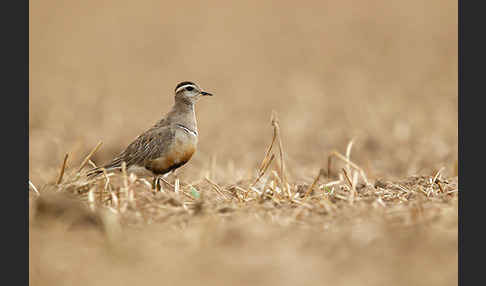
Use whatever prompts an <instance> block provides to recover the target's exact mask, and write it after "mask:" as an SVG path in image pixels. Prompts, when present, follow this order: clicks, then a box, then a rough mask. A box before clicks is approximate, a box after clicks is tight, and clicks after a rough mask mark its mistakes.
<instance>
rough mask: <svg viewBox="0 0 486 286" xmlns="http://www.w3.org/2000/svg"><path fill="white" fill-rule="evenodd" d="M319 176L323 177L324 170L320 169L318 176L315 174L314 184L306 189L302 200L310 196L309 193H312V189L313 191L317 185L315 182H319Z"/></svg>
mask: <svg viewBox="0 0 486 286" xmlns="http://www.w3.org/2000/svg"><path fill="white" fill-rule="evenodd" d="M321 176H324V169H320V170H319V174H317V176H316V178H315V179H314V182H312V184H311V185H310V186H309V188H307V191H306V192H305V194H304V198H306V197H307V196H308V195H309V194H310V192H311V191H312V189H314V187H315V186H316V184H317V181H319V178H320V177H321Z"/></svg>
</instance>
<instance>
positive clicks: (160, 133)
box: [88, 121, 174, 176]
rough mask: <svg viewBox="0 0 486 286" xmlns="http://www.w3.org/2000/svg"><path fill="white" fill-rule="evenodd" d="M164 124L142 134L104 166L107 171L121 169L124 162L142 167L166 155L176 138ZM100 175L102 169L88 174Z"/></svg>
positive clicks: (96, 169) (159, 124) (172, 131)
mask: <svg viewBox="0 0 486 286" xmlns="http://www.w3.org/2000/svg"><path fill="white" fill-rule="evenodd" d="M163 123H165V122H163V121H161V122H159V123H158V124H156V125H155V126H153V127H152V128H150V129H149V130H147V131H145V132H144V133H142V134H141V135H140V136H138V137H137V138H136V139H135V140H134V141H133V142H132V143H130V145H128V147H127V148H126V149H125V150H124V151H123V152H122V153H120V155H118V156H117V157H115V158H114V159H113V160H112V161H111V162H110V163H108V164H106V165H105V166H103V168H105V169H107V170H110V169H117V168H121V164H122V162H123V161H125V163H126V164H127V167H129V166H131V165H134V164H139V165H142V164H143V163H144V162H147V161H150V160H153V159H157V158H159V157H161V156H162V155H164V154H165V153H166V152H167V151H168V149H169V147H170V144H171V142H172V139H173V138H174V130H173V129H172V128H171V127H170V126H169V125H167V124H163ZM100 173H102V171H101V168H95V169H93V170H90V171H89V172H88V176H92V175H97V174H100Z"/></svg>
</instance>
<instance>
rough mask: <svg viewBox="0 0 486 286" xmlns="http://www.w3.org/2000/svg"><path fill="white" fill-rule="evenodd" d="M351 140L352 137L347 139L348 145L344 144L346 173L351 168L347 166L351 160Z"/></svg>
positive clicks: (349, 171)
mask: <svg viewBox="0 0 486 286" xmlns="http://www.w3.org/2000/svg"><path fill="white" fill-rule="evenodd" d="M353 140H354V139H351V141H349V143H348V146H346V159H347V162H346V171H347V172H348V173H351V168H350V166H349V162H350V161H351V148H353Z"/></svg>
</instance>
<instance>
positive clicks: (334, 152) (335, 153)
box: [329, 151, 370, 185]
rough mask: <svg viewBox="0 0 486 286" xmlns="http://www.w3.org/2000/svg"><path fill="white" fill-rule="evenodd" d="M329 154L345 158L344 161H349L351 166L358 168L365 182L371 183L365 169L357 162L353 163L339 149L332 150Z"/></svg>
mask: <svg viewBox="0 0 486 286" xmlns="http://www.w3.org/2000/svg"><path fill="white" fill-rule="evenodd" d="M329 156H335V157H337V158H339V159H341V160H343V161H344V162H346V163H348V164H349V165H350V166H351V167H353V168H355V169H356V170H358V171H359V174H360V175H361V177H362V178H363V181H364V182H365V184H366V185H370V183H369V181H368V178H367V177H366V174H365V172H364V170H363V169H362V168H361V167H359V166H358V165H356V164H355V163H353V162H352V161H351V160H348V159H347V158H346V157H345V156H343V155H342V154H341V153H339V152H337V151H332V152H331V154H330V155H329Z"/></svg>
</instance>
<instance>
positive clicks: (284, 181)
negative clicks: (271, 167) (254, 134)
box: [271, 111, 291, 198]
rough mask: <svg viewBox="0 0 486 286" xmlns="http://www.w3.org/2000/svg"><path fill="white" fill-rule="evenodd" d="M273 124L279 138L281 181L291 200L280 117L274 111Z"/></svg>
mask: <svg viewBox="0 0 486 286" xmlns="http://www.w3.org/2000/svg"><path fill="white" fill-rule="evenodd" d="M271 122H272V126H273V130H274V133H275V134H276V137H277V138H278V149H279V154H280V177H281V181H282V189H286V190H287V193H288V195H289V198H290V197H291V193H290V190H289V188H288V183H287V178H286V176H285V160H284V151H283V144H282V137H281V136H280V125H279V120H278V117H277V112H275V111H272V117H271Z"/></svg>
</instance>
